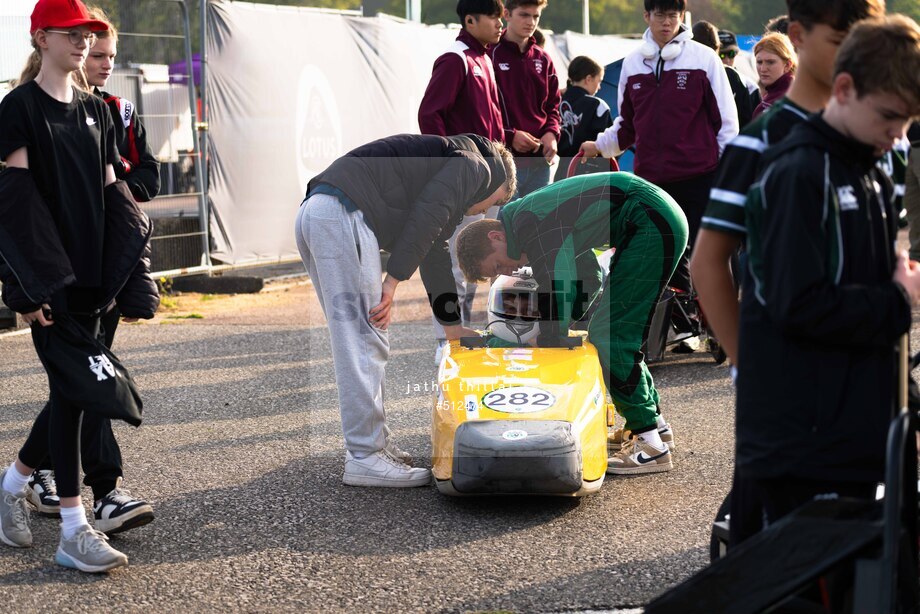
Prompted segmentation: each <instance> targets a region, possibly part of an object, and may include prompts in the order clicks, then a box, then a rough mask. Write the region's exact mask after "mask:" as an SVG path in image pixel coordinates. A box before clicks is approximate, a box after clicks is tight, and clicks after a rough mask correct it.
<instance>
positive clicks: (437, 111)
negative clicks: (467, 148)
mask: <svg viewBox="0 0 920 614" xmlns="http://www.w3.org/2000/svg"><path fill="white" fill-rule="evenodd" d="M501 14H502V3H501V0H460V2H459V3H458V4H457V15H458V16H459V17H460V24H461V26H462V28H463V29H462V30H461V31H460V35H459V36H457V40H456V41H455V42H454V43H453V44H452V45H451V46H450V47H449V48H448V49H447V50H446V51H445V52H444V53H443V54H441V56H440V57H439V58H438V59H437V60H435V62H434V69H433V70H432V71H431V81H429V82H428V89H426V90H425V95H424V97H422V103H421V105H419V110H418V125H419V129H420V130H421V132H422V134H434V135H437V136H453V135H455V134H464V133H472V134H478V135H480V136H484V137H486V138H487V139H489V140H490V141H502V140H503V139H504V131H503V126H502V112H501V108H500V106H499V96H498V86H497V85H496V82H495V71H494V70H493V68H492V61H491V60H490V59H489V55H488V53H487V47H488V46H489V45H494V44H495V43H497V42H498V39H499V36H501V30H502V20H501Z"/></svg>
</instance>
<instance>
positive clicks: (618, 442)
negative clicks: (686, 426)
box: [607, 423, 677, 452]
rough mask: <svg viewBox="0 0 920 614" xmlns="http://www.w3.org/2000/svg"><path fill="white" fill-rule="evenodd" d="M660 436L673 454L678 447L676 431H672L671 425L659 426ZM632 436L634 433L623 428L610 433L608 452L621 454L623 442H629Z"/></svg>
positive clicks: (608, 435) (608, 436)
mask: <svg viewBox="0 0 920 614" xmlns="http://www.w3.org/2000/svg"><path fill="white" fill-rule="evenodd" d="M658 435H659V436H660V437H661V441H663V442H664V444H665V445H666V446H668V450H671V451H672V452H673V451H674V449H675V448H676V447H677V446H676V445H675V444H674V431H673V430H672V429H671V424H670V423H665V424H664V426H659V427H658ZM632 436H633V435H632V431H629V430H626V429H624V428H623V427H622V426H621V427H620V428H618V429H617V430H615V431H613V432H611V433H608V434H607V450H608V451H609V452H619V451H620V448H622V447H623V442H624V441H628V440H629V439H630V438H632Z"/></svg>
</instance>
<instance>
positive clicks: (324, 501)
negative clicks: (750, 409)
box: [0, 280, 733, 612]
mask: <svg viewBox="0 0 920 614" xmlns="http://www.w3.org/2000/svg"><path fill="white" fill-rule="evenodd" d="M282 290H283V291H280V292H274V293H271V292H270V293H263V294H262V295H259V296H257V297H231V298H229V299H226V300H224V299H214V300H210V301H202V302H201V305H203V307H202V308H201V312H200V313H197V315H199V316H203V317H200V318H192V319H184V316H183V313H185V312H182V311H181V309H182V308H183V306H182V305H179V306H178V307H177V308H174V309H173V313H172V315H170V314H169V313H166V314H164V315H162V316H158V317H157V319H156V320H154V321H152V322H149V323H142V324H139V325H126V326H123V327H122V328H121V329H120V330H119V333H118V337H117V339H116V347H115V350H116V353H117V354H118V355H119V356H120V357H121V358H122V360H123V361H124V363H125V364H126V365H127V366H128V368H129V369H130V370H131V371H132V373H133V375H134V377H135V379H136V381H137V382H138V384H139V386H140V389H141V392H142V395H143V397H144V401H145V407H144V415H145V421H144V424H143V426H142V427H141V428H139V429H133V428H131V427H128V426H126V425H121V424H119V425H117V426H116V434H117V437H118V440H119V442H120V444H121V447H122V450H123V454H124V460H125V472H126V484H125V485H126V486H127V487H128V488H129V489H131V491H132V492H133V493H134V494H135V495H137V496H139V497H143V498H145V499H147V500H148V501H150V502H151V504H152V505H153V506H154V511H155V514H156V520H155V521H154V522H153V523H152V524H150V525H147V526H145V527H141V528H138V529H136V530H133V531H130V532H127V533H123V534H121V535H119V536H114V537H113V538H112V544H113V545H114V546H115V547H116V548H118V549H120V550H122V551H124V552H125V553H126V554H128V556H129V557H130V566H128V567H127V568H122V569H118V570H115V571H113V572H112V573H110V574H108V575H88V574H82V573H79V572H76V571H72V570H67V569H64V568H61V567H58V566H57V565H55V563H54V561H53V556H54V551H55V549H56V547H57V541H58V524H57V522H56V521H54V520H50V519H45V518H40V517H38V516H36V515H34V514H33V520H32V528H33V532H34V537H35V545H34V546H33V547H32V548H30V549H24V550H17V549H13V548H8V547H2V546H0V603H2V604H3V608H4V609H8V611H24V610H27V609H41V610H60V609H70V610H99V609H100V608H101V609H104V610H114V609H122V608H123V609H126V610H129V611H133V610H141V609H144V610H148V609H154V610H166V609H169V610H175V609H177V608H179V607H183V608H185V609H187V610H190V611H209V610H217V609H228V608H232V609H234V610H245V611H263V610H276V609H283V610H300V611H311V612H313V611H324V612H341V611H349V612H371V611H388V612H396V611H398V612H466V611H498V610H502V611H514V612H558V611H584V610H614V609H617V608H629V607H636V606H641V605H642V604H644V603H646V602H648V601H649V600H650V599H651V598H653V597H654V596H656V595H658V594H659V593H661V592H662V591H664V590H666V589H667V588H669V587H671V586H673V585H675V584H677V583H678V582H680V581H681V580H683V579H685V578H687V577H688V576H690V575H691V574H693V573H694V572H695V571H697V570H699V569H701V568H702V567H703V566H704V565H706V563H707V561H708V545H709V527H710V523H711V521H712V518H713V515H714V513H715V511H716V509H717V508H718V506H719V504H720V502H721V501H722V499H723V497H724V496H725V494H726V493H727V491H728V489H729V485H730V482H731V457H732V446H733V441H732V429H733V419H732V413H733V394H732V388H731V385H730V380H729V378H728V369H727V367H725V366H716V365H715V364H714V363H713V361H712V360H711V359H710V357H709V355H708V354H705V353H697V354H695V355H690V356H688V357H681V358H678V357H676V356H673V355H671V356H670V357H669V358H668V359H667V360H666V362H665V363H664V364H660V365H657V366H655V367H653V369H652V372H653V375H654V377H655V379H656V383H657V385H658V387H659V390H660V392H661V396H662V402H663V409H664V411H665V414H666V417H667V419H668V420H669V421H670V422H671V424H672V425H673V427H674V431H675V435H676V442H677V451H676V453H675V458H674V463H675V468H674V470H673V471H671V472H669V473H664V474H656V475H650V476H643V477H632V478H617V477H614V476H608V479H607V481H606V482H605V484H604V486H603V488H602V490H601V491H600V492H599V493H598V494H595V495H593V496H588V497H585V498H583V499H580V500H576V499H559V498H469V499H454V498H447V497H445V496H442V495H440V494H439V493H438V492H437V490H436V489H435V488H434V487H427V488H416V489H409V490H398V489H370V488H351V487H347V486H344V485H343V484H342V482H341V473H342V468H343V460H344V459H343V456H344V452H343V448H342V437H341V428H340V423H339V419H338V404H337V403H338V402H337V392H336V386H335V382H334V377H333V369H332V360H331V357H330V355H329V352H328V344H327V343H328V341H327V340H328V331H327V329H326V328H325V324H324V321H323V320H322V317H321V315H320V314H319V311H318V309H317V307H316V304H315V300H314V299H313V291H312V288H309V287H308V286H306V285H303V284H300V285H295V286H293V287H289V288H287V289H282ZM397 296H398V299H399V305H398V312H397V314H398V317H399V321H398V322H396V323H394V324H393V325H392V328H391V348H392V356H391V361H390V364H389V366H388V369H387V374H388V379H387V389H386V393H387V409H388V420H389V423H390V425H391V428H392V430H393V433H394V435H395V437H396V441H397V442H398V444H399V445H400V446H401V447H403V448H404V449H406V450H407V451H409V452H411V453H412V454H413V455H414V456H415V457H416V458H417V459H418V461H417V462H418V463H419V464H421V465H424V466H430V452H431V444H430V436H429V426H430V419H431V418H430V415H431V394H430V393H426V392H424V391H421V392H415V391H414V387H415V385H416V384H419V385H421V386H424V385H425V383H426V382H427V383H428V385H429V386H430V382H431V381H432V379H433V378H434V377H435V367H434V364H433V355H434V344H433V338H432V334H431V327H430V323H429V320H428V319H426V318H425V313H426V311H425V310H426V306H425V301H424V299H423V298H422V297H423V295H422V294H421V291H420V285H419V284H418V282H417V280H416V281H410V282H407V283H406V284H404V286H400V289H399V292H398V295H397ZM205 303H208V304H205ZM196 309H197V308H196ZM0 353H2V355H3V361H2V364H0V464H2V465H6V464H7V463H8V462H10V461H11V460H12V459H13V457H14V455H15V453H16V451H17V450H18V447H19V446H20V445H21V444H22V442H23V441H24V439H25V437H26V434H27V433H28V430H29V428H30V425H31V421H32V420H33V418H34V416H35V415H36V413H37V412H38V410H39V409H40V408H41V406H42V404H43V402H44V401H45V399H46V397H47V380H46V378H45V376H44V373H43V371H42V369H41V367H40V365H39V363H38V360H37V358H36V356H35V352H34V350H33V348H32V346H31V340H30V337H29V336H28V335H27V334H26V335H18V336H12V337H5V338H0ZM88 499H91V493H90V491H89V490H88V489H86V490H85V491H84V500H88Z"/></svg>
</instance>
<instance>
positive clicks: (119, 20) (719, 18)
mask: <svg viewBox="0 0 920 614" xmlns="http://www.w3.org/2000/svg"><path fill="white" fill-rule="evenodd" d="M200 1H201V0H186V6H187V7H188V10H189V17H190V21H191V33H192V48H193V50H194V51H198V48H199V40H200V34H199V7H200V5H199V2H200ZM249 1H250V2H257V3H262V4H280V5H288V6H311V7H320V8H328V9H338V10H357V9H360V8H361V7H362V4H363V5H364V6H365V7H367V8H369V9H370V10H371V12H378V11H379V12H384V13H388V14H390V15H396V16H404V15H405V11H406V0H249ZM421 1H422V21H424V22H425V23H430V24H434V23H456V22H457V14H456V6H457V2H456V0H421ZM88 3H89V4H92V5H96V6H99V7H100V8H102V9H103V10H105V11H106V12H107V13H108V14H109V16H110V17H111V18H112V20H113V21H114V22H115V24H116V25H117V26H118V27H119V29H120V30H121V31H123V32H124V33H126V34H127V33H135V34H144V35H149V34H182V33H183V31H184V23H183V20H182V12H181V11H180V7H179V5H178V3H177V2H173V1H168V0H89V1H88ZM688 5H689V9H690V12H691V15H692V18H693V20H694V21H699V20H704V19H705V20H706V21H709V22H711V23H713V24H715V25H716V26H717V27H718V28H721V29H726V30H732V31H733V32H737V33H739V34H759V33H760V32H762V31H763V26H764V24H765V23H766V22H767V21H768V20H769V19H770V18H772V17H775V16H776V15H781V14H783V13H785V12H786V3H785V0H688ZM887 5H888V11H889V12H891V13H895V12H899V13H904V14H907V15H910V16H911V17H913V18H914V19H916V20H918V21H920V2H918V0H888V1H887ZM540 25H541V27H543V28H545V29H548V30H553V31H555V32H565V31H567V30H572V31H575V32H580V31H581V29H582V0H549V5H548V6H547V8H546V9H544V11H543V18H542V20H541V24H540ZM590 26H591V33H592V34H638V33H641V32H643V31H644V30H645V28H646V24H645V20H644V19H643V11H642V2H641V0H590ZM119 55H120V56H121V59H122V60H124V61H129V62H138V63H142V62H150V63H170V62H175V61H178V60H180V59H181V58H182V57H184V47H183V42H182V41H181V40H180V39H169V38H155V37H154V38H151V37H149V36H124V37H123V38H122V39H121V41H120V44H119Z"/></svg>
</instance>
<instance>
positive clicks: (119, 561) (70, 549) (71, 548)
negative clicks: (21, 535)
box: [54, 526, 128, 573]
mask: <svg viewBox="0 0 920 614" xmlns="http://www.w3.org/2000/svg"><path fill="white" fill-rule="evenodd" d="M54 561H55V562H56V563H57V564H58V565H62V566H64V567H70V568H71V569H79V570H80V571H86V572H89V573H100V572H103V571H108V570H110V569H114V568H116V567H121V566H122V565H127V564H128V557H127V555H125V554H124V553H122V552H119V551H118V550H116V549H115V548H113V547H111V546H110V545H109V538H108V537H106V536H105V533H103V532H102V531H97V530H95V529H93V528H92V527H90V526H85V527H83V528H82V529H80V530H79V531H77V533H76V534H74V536H73V537H71V538H70V539H65V538H64V535H63V534H62V535H61V543H60V545H59V546H58V549H57V554H55V555H54Z"/></svg>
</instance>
